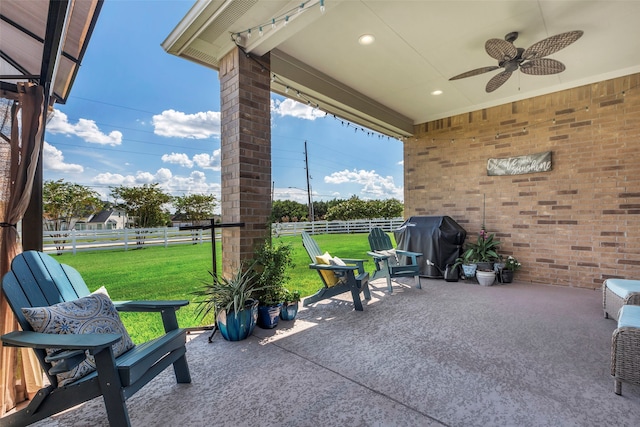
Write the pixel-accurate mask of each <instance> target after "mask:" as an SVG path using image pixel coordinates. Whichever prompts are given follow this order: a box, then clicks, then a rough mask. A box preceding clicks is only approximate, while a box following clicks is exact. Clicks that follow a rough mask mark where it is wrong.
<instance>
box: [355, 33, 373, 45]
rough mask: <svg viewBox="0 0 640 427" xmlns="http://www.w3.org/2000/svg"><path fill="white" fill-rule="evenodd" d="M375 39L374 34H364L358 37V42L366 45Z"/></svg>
mask: <svg viewBox="0 0 640 427" xmlns="http://www.w3.org/2000/svg"><path fill="white" fill-rule="evenodd" d="M374 41H376V38H375V37H374V36H373V34H363V35H361V36H360V37H359V38H358V43H360V44H361V45H365V46H366V45H368V44H371V43H373V42H374Z"/></svg>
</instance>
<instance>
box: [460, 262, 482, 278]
mask: <svg viewBox="0 0 640 427" xmlns="http://www.w3.org/2000/svg"><path fill="white" fill-rule="evenodd" d="M476 268H478V266H477V265H476V264H462V272H463V274H464V277H466V278H467V279H469V278H471V277H473V276H475V275H476Z"/></svg>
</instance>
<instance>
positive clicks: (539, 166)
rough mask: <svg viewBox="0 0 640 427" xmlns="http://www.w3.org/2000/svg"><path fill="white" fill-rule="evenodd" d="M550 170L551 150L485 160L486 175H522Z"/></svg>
mask: <svg viewBox="0 0 640 427" xmlns="http://www.w3.org/2000/svg"><path fill="white" fill-rule="evenodd" d="M550 170H551V151H546V152H544V153H536V154H527V155H526V156H518V157H507V158H504V159H489V160H487V175H489V176H492V175H522V174H525V173H536V172H546V171H550Z"/></svg>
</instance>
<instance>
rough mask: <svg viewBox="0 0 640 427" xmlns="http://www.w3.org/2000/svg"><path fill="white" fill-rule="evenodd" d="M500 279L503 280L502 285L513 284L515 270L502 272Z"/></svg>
mask: <svg viewBox="0 0 640 427" xmlns="http://www.w3.org/2000/svg"><path fill="white" fill-rule="evenodd" d="M500 278H501V279H502V280H501V282H502V283H511V282H513V270H502V272H501V273H500Z"/></svg>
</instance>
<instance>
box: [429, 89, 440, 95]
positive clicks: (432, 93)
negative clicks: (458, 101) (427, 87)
mask: <svg viewBox="0 0 640 427" xmlns="http://www.w3.org/2000/svg"><path fill="white" fill-rule="evenodd" d="M431 95H442V91H441V90H440V89H438V90H434V91H433V92H431Z"/></svg>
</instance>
